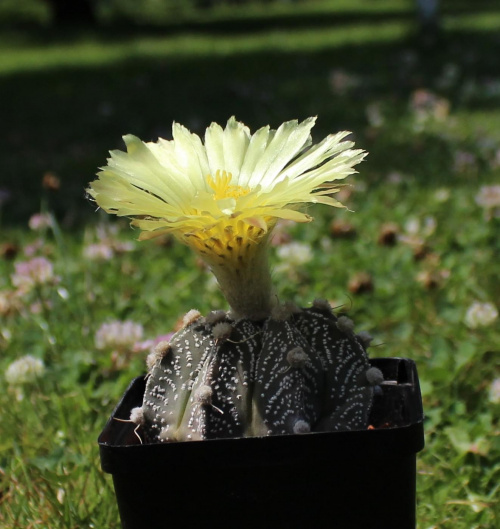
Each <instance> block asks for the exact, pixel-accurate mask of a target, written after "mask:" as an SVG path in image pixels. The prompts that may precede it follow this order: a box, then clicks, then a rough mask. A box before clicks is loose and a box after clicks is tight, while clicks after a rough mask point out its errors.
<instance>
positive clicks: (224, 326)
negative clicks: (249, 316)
mask: <svg viewBox="0 0 500 529" xmlns="http://www.w3.org/2000/svg"><path fill="white" fill-rule="evenodd" d="M232 332H233V326H232V325H231V324H230V323H227V322H222V323H217V324H216V325H214V327H213V329H212V335H213V337H214V340H215V341H216V342H219V341H223V342H224V341H226V340H227V339H228V338H229V337H230V336H231V333H232Z"/></svg>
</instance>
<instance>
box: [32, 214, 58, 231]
mask: <svg viewBox="0 0 500 529" xmlns="http://www.w3.org/2000/svg"><path fill="white" fill-rule="evenodd" d="M28 226H29V227H30V229H32V230H33V231H40V230H44V229H46V228H50V226H52V217H51V216H50V214H49V213H35V214H34V215H32V216H31V217H30V219H29V221H28Z"/></svg>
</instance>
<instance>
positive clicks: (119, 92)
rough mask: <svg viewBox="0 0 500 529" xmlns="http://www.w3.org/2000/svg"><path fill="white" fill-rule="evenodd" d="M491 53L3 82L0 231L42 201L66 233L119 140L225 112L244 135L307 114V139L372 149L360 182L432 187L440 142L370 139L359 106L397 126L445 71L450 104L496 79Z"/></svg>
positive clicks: (345, 52) (407, 45)
mask: <svg viewBox="0 0 500 529" xmlns="http://www.w3.org/2000/svg"><path fill="white" fill-rule="evenodd" d="M498 56H500V41H499V39H498V38H497V37H496V36H495V35H493V34H490V33H484V32H483V33H479V32H478V33H472V32H470V33H463V32H462V33H460V32H455V33H449V34H447V35H446V40H444V41H443V42H442V43H441V47H440V48H439V49H438V50H436V51H435V53H433V54H432V56H429V54H428V53H427V52H426V51H424V50H420V49H419V48H418V46H417V45H416V43H415V41H413V40H411V39H404V40H400V41H395V42H390V43H373V44H370V45H349V46H343V47H335V48H331V49H328V50H322V51H318V52H307V53H306V52H303V53H297V52H293V53H287V52H277V51H267V52H266V51H260V52H248V53H241V54H238V55H227V56H211V55H209V54H208V55H207V56H205V57H201V58H200V57H185V56H184V57H182V58H181V57H178V58H175V57H174V58H172V57H168V58H157V59H154V60H153V59H149V60H140V61H139V60H130V61H125V62H120V63H117V64H114V65H112V66H109V65H108V66H105V67H86V68H65V69H53V70H50V71H43V70H42V71H36V72H35V71H34V72H25V73H17V74H12V75H10V76H7V77H4V78H2V79H1V80H0V90H1V100H2V102H3V106H4V107H5V108H4V110H3V112H2V113H3V122H4V126H5V129H4V130H5V132H4V141H3V142H2V143H1V144H0V157H1V160H2V176H1V180H0V188H2V189H3V190H7V191H8V193H9V194H10V199H9V200H7V201H6V202H5V203H4V205H3V212H2V222H3V223H4V225H5V224H15V223H25V222H26V221H27V219H28V218H29V216H30V215H31V214H33V213H34V212H36V211H38V210H39V208H40V202H41V200H42V199H43V198H45V199H46V200H48V201H49V204H50V206H51V207H52V208H53V210H54V211H55V212H56V214H57V215H58V217H59V218H60V219H61V220H62V221H63V222H64V223H66V225H68V226H73V225H77V224H79V223H80V222H82V221H84V220H85V219H87V218H88V217H89V216H90V215H92V214H93V208H92V206H91V205H90V204H88V203H87V201H86V200H85V192H84V190H85V186H86V184H87V183H88V182H89V181H90V180H92V179H93V177H94V174H95V172H96V170H97V168H98V167H99V166H102V165H105V159H106V157H107V152H108V150H109V149H114V148H119V149H122V148H123V144H122V142H121V139H120V138H121V136H122V135H123V134H126V133H133V134H135V135H137V136H139V137H141V139H144V140H155V139H156V138H157V137H158V136H163V137H167V138H168V137H169V136H170V126H171V123H172V121H173V120H175V121H178V122H180V123H183V124H185V125H186V126H187V127H188V128H190V129H191V130H193V131H194V132H197V133H202V132H203V130H204V129H205V127H206V126H207V125H208V124H209V123H210V122H211V121H213V120H215V121H218V122H223V123H224V122H225V121H226V120H227V118H228V117H229V116H231V115H233V114H234V115H236V117H237V118H238V119H240V120H242V121H244V122H245V123H247V124H248V125H249V126H250V127H251V128H252V129H254V128H256V127H259V126H261V125H263V124H267V123H270V124H271V125H272V126H274V127H276V126H278V125H279V124H280V123H281V122H282V121H285V120H288V119H293V118H298V119H303V118H305V117H307V116H310V115H318V116H319V121H318V125H317V127H316V129H315V139H319V138H321V137H322V136H323V135H325V134H327V133H330V132H333V131H336V130H341V129H348V130H353V131H354V132H355V134H356V137H357V142H358V145H359V146H360V147H362V148H365V149H367V150H369V151H372V155H371V156H370V158H369V160H368V162H367V163H366V164H365V165H364V167H363V173H364V175H365V178H368V179H370V178H371V179H372V180H373V181H376V180H377V178H378V177H379V176H380V175H385V174H387V172H388V171H391V170H399V171H411V173H412V174H413V175H414V176H415V178H416V181H417V182H418V181H419V180H420V181H422V182H423V183H425V185H429V183H430V182H432V184H433V185H441V184H442V183H443V179H446V178H447V177H446V175H447V174H449V172H450V171H449V168H450V164H451V156H452V153H451V152H449V148H448V147H447V143H446V140H445V139H443V138H442V137H441V136H440V135H439V134H435V135H427V136H421V137H420V138H419V139H418V141H416V140H415V138H414V137H413V138H412V137H411V135H408V137H405V136H402V135H401V134H400V133H396V134H392V135H391V133H390V131H389V132H387V133H386V132H383V134H382V137H380V134H379V135H378V136H377V135H373V134H372V132H373V131H370V129H369V127H368V122H367V117H366V109H367V105H369V104H370V103H373V102H382V103H383V104H384V105H385V106H386V107H390V109H391V110H390V112H391V114H392V115H393V116H398V119H401V116H404V115H405V114H406V113H407V109H408V98H409V95H410V93H411V92H412V91H413V90H414V89H415V88H418V87H423V86H425V87H428V88H431V89H433V88H435V85H436V83H437V79H438V78H439V77H440V76H441V75H442V72H443V68H445V67H446V66H447V65H450V64H451V65H455V66H456V68H457V71H458V78H457V79H456V80H455V82H454V84H453V85H452V86H450V87H449V88H447V89H446V90H444V94H443V95H445V96H446V97H448V98H449V99H450V100H451V102H452V104H456V105H459V104H461V103H460V94H461V86H462V85H463V83H465V82H467V80H468V79H476V80H477V79H478V78H481V76H485V77H490V78H495V77H496V78H498V77H499V76H500V66H499V64H498V61H496V59H495V57H498ZM335 71H345V72H348V73H349V75H350V78H351V79H353V80H354V81H353V85H352V86H351V88H350V89H349V91H348V92H347V94H345V95H341V94H339V93H335V90H334V89H332V80H331V78H332V77H331V74H332V72H335ZM441 91H442V92H443V90H441ZM337 92H338V89H337ZM496 101H497V102H498V97H497V99H496ZM5 103H7V104H5ZM475 104H476V105H479V104H480V102H477V101H476V103H475ZM384 131H385V129H384ZM46 172H53V173H55V174H56V175H58V176H59V178H60V180H61V187H60V190H59V191H57V192H49V191H44V190H43V189H42V186H41V180H42V177H43V175H44V173H46ZM430 173H432V174H430ZM44 193H47V196H45V197H44Z"/></svg>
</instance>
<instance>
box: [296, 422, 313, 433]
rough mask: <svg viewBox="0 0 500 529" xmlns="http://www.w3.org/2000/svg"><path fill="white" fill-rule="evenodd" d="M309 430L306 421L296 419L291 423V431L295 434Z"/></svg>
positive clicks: (309, 427)
mask: <svg viewBox="0 0 500 529" xmlns="http://www.w3.org/2000/svg"><path fill="white" fill-rule="evenodd" d="M310 431H311V425H310V424H309V423H308V422H307V421H303V420H300V419H299V420H298V421H297V422H296V423H295V424H294V425H293V433H295V434H301V433H309V432H310Z"/></svg>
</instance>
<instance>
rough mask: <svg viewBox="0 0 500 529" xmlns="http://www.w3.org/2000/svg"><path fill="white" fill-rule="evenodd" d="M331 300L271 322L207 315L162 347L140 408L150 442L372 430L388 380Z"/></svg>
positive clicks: (280, 314) (285, 312)
mask: <svg viewBox="0 0 500 529" xmlns="http://www.w3.org/2000/svg"><path fill="white" fill-rule="evenodd" d="M374 369H375V368H370V365H369V362H368V357H367V354H366V349H365V346H364V345H363V342H362V340H360V339H359V338H357V337H356V335H355V334H354V332H353V329H352V322H351V321H350V320H348V319H347V318H345V317H341V318H337V317H336V316H335V315H334V314H333V313H332V311H331V310H330V308H329V307H328V306H327V305H326V304H325V303H315V304H314V305H313V307H311V308H310V309H302V310H300V309H296V310H284V309H282V310H278V311H275V313H274V314H273V317H270V318H268V319H266V320H264V321H260V322H254V321H250V320H245V319H241V320H237V321H233V320H231V319H230V317H229V316H228V315H226V314H225V313H223V312H222V311H217V312H216V313H211V314H210V315H208V316H207V317H206V318H202V317H199V318H197V319H195V320H194V321H190V322H188V324H187V326H186V327H184V328H183V329H181V330H180V331H179V332H178V333H176V334H175V335H174V337H173V338H172V340H171V341H170V344H168V345H166V344H164V345H162V346H160V349H159V350H158V351H157V353H156V355H155V357H154V361H153V362H152V366H151V370H150V373H149V374H148V380H147V385H146V391H145V395H144V402H143V405H142V410H143V414H142V427H143V435H144V437H145V439H146V441H147V442H168V441H185V440H202V439H215V438H227V437H247V436H256V435H258V436H262V435H277V434H289V433H306V432H309V431H336V430H354V429H364V428H366V427H367V426H368V414H369V411H370V407H371V402H372V398H373V386H374V385H376V384H378V383H380V382H381V374H380V372H378V370H376V371H377V372H374V371H373V370H374Z"/></svg>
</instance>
